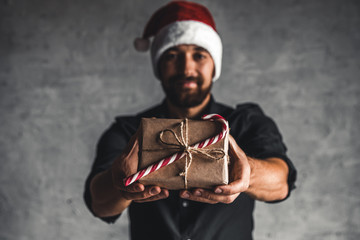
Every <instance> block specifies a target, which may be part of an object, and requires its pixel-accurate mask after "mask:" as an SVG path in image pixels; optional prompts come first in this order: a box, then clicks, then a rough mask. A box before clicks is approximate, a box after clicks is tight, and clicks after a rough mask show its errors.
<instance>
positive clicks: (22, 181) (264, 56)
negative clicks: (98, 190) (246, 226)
mask: <svg viewBox="0 0 360 240" xmlns="http://www.w3.org/2000/svg"><path fill="white" fill-rule="evenodd" d="M0 2H1V3H0V26H1V27H0V41H1V42H0V116H1V117H0V126H1V127H0V153H1V167H0V186H1V188H0V223H1V224H0V239H6V240H27V239H37V240H45V239H46V240H47V239H59V240H60V239H61V240H65V239H77V240H80V239H94V240H95V239H128V230H127V221H128V220H127V217H126V215H123V216H122V217H121V219H120V220H119V221H118V222H117V223H116V224H115V225H110V226H109V225H106V224H105V223H102V222H100V221H99V220H97V219H95V218H93V217H92V216H91V215H90V213H89V212H88V211H87V209H86V208H85V206H84V203H83V200H82V192H83V184H84V181H85V177H86V175H87V173H88V171H89V168H90V165H91V163H92V160H93V157H94V149H95V145H96V142H97V140H98V138H99V136H100V134H101V133H102V132H103V131H104V129H105V128H107V127H108V126H109V124H110V123H111V122H112V120H113V118H114V116H115V115H119V114H130V113H135V112H138V111H140V110H142V109H145V108H147V107H149V106H151V105H153V104H155V103H157V102H159V101H160V100H161V99H162V98H163V93H162V91H161V88H160V85H159V84H158V82H157V81H156V80H155V78H154V77H153V74H152V71H151V68H150V64H149V63H150V62H149V56H148V55H147V54H141V53H137V52H135V50H134V49H133V47H132V40H133V39H134V38H135V37H137V36H139V35H140V34H141V33H142V30H143V27H144V25H145V23H146V21H147V20H148V18H149V16H150V15H151V14H152V13H153V11H154V10H155V9H157V8H158V7H159V6H161V5H163V4H164V3H165V2H166V1H165V0H153V1H145V0H143V1H140V0H132V1H129V0H128V1H125V0H123V1H115V0H104V1H85V0H77V1H69V0H64V1H55V0H33V1H24V0H1V1H0ZM199 2H201V3H205V4H206V5H207V6H208V7H209V9H210V10H211V11H212V12H213V14H214V17H215V20H216V21H217V25H218V29H219V31H220V34H221V36H222V39H223V42H224V46H225V50H224V51H225V54H224V59H223V65H224V67H223V74H222V77H221V79H220V80H219V81H218V82H217V83H216V84H215V87H214V96H215V97H216V99H217V100H219V101H222V102H224V103H227V104H229V105H235V104H236V103H240V102H245V101H254V102H258V103H259V104H260V105H261V106H262V107H263V108H264V110H265V112H266V113H267V114H268V115H270V116H272V117H273V118H274V119H275V121H276V122H277V123H278V125H279V127H280V129H281V131H282V133H283V136H284V139H285V142H286V143H287V146H288V148H289V155H290V157H291V158H292V159H293V161H294V163H295V165H296V167H297V169H298V171H299V175H298V182H297V189H296V190H295V191H294V192H293V194H292V196H291V198H290V199H288V200H287V201H285V202H283V203H281V204H277V205H268V204H263V203H258V204H257V207H256V211H255V218H256V219H255V221H256V226H255V227H256V230H255V233H254V236H255V238H256V239H260V240H265V239H266V240H267V239H296V240H297V239H299V240H300V239H315V240H316V239H327V240H330V239H359V238H360V230H359V227H360V188H359V184H360V178H359V171H360V161H359V157H358V151H359V150H360V141H359V140H360V137H359V135H360V130H359V118H360V111H359V110H360V101H359V99H360V82H359V75H360V27H359V26H360V2H359V1H357V0H316V1H312V0H303V1H299V0H277V1H260V0H242V1H236V0H231V1H230V0H224V1H209V0H208V1H205V0H204V1H199Z"/></svg>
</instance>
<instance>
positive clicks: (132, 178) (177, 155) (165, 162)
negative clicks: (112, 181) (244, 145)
mask: <svg viewBox="0 0 360 240" xmlns="http://www.w3.org/2000/svg"><path fill="white" fill-rule="evenodd" d="M202 119H203V120H210V121H219V122H221V124H222V125H221V126H222V130H221V132H220V133H219V134H217V135H216V136H213V137H211V138H208V139H206V140H204V141H202V142H199V143H196V144H194V145H192V146H191V147H193V148H205V147H207V146H209V145H211V144H215V143H217V142H219V141H220V140H221V139H223V138H224V137H225V136H226V134H227V132H228V131H229V126H228V122H227V121H226V120H225V118H223V117H222V116H220V115H218V114H208V115H204V116H203V117H202ZM185 154H186V153H184V152H178V153H174V154H173V155H171V156H169V157H167V158H164V159H162V160H160V161H158V162H156V163H154V164H152V165H150V166H148V167H147V168H145V169H143V170H140V171H139V172H137V173H135V174H133V175H131V176H129V177H127V178H125V179H124V185H125V186H129V185H130V184H132V183H133V182H135V181H137V180H139V179H140V178H142V177H145V176H146V175H148V174H150V173H152V172H155V171H156V170H158V169H160V168H162V167H165V166H167V165H169V164H171V163H173V162H175V161H177V160H179V159H180V158H182V157H184V156H185Z"/></svg>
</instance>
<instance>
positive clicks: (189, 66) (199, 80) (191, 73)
mask: <svg viewBox="0 0 360 240" xmlns="http://www.w3.org/2000/svg"><path fill="white" fill-rule="evenodd" d="M159 72H160V79H161V84H162V87H163V89H164V91H165V94H166V96H167V98H168V100H169V101H170V102H171V103H172V104H174V105H175V106H177V107H184V108H189V107H195V106H198V105H199V104H201V103H202V102H203V101H204V99H205V98H206V97H207V96H208V95H209V94H210V90H211V86H212V78H213V74H214V61H213V59H212V57H211V55H210V54H209V53H208V52H207V51H206V50H205V49H204V48H201V47H198V46H196V45H179V46H176V47H173V48H170V49H168V50H167V51H166V52H165V53H164V54H163V55H162V56H161V58H160V61H159Z"/></svg>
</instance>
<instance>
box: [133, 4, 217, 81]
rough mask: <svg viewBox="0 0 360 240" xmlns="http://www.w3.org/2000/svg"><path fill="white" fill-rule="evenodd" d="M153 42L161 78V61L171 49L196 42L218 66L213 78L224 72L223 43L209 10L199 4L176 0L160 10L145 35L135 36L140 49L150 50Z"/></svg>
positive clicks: (215, 78)
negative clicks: (222, 66) (222, 68)
mask: <svg viewBox="0 0 360 240" xmlns="http://www.w3.org/2000/svg"><path fill="white" fill-rule="evenodd" d="M151 37H154V39H153V41H152V44H151V60H152V65H153V70H154V73H155V76H156V77H157V78H159V73H158V66H157V65H158V61H159V60H160V57H161V55H162V54H163V53H164V52H165V51H166V50H167V49H169V48H171V47H174V46H177V45H180V44H195V45H197V46H199V47H202V48H204V49H206V50H207V51H208V52H209V53H210V55H211V57H212V59H213V61H214V65H215V74H214V77H213V81H216V80H217V79H218V78H219V76H220V73H221V59H222V43H221V39H220V36H219V34H218V33H217V31H216V26H215V22H214V19H213V17H212V16H211V13H210V12H209V10H208V9H207V8H206V7H204V6H202V5H200V4H197V3H193V2H187V1H172V2H170V3H168V4H167V5H165V6H164V7H162V8H160V9H159V10H158V11H156V12H155V13H154V14H153V16H152V17H151V18H150V20H149V22H148V23H147V25H146V27H145V30H144V33H143V36H142V38H137V39H135V42H134V45H135V48H136V50H138V51H147V50H148V49H149V47H150V38H151Z"/></svg>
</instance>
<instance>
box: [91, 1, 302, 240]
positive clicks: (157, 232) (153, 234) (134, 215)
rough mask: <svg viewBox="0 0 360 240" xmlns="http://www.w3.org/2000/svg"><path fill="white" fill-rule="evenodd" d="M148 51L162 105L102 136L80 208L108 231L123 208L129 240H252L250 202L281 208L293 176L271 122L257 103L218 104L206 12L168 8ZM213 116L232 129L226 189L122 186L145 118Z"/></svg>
mask: <svg viewBox="0 0 360 240" xmlns="http://www.w3.org/2000/svg"><path fill="white" fill-rule="evenodd" d="M152 37H153V41H152V44H151V59H152V66H153V70H154V73H155V76H156V77H157V78H158V79H159V80H160V82H161V85H162V88H163V90H164V92H165V94H166V98H165V100H164V101H163V102H162V103H161V104H159V105H157V106H155V107H153V108H151V109H149V110H146V111H143V112H141V113H139V114H137V115H135V116H120V117H117V118H116V121H115V123H113V124H112V125H111V127H110V128H109V129H108V130H107V131H106V132H105V133H104V134H103V135H102V137H101V139H100V141H99V144H98V149H97V155H96V159H95V162H94V164H93V167H92V170H91V173H90V175H89V177H88V179H87V182H86V188H85V201H86V204H87V206H88V207H89V209H90V211H91V212H92V213H93V214H94V215H95V216H97V217H99V218H101V219H102V220H104V221H106V222H109V223H113V222H114V221H116V219H117V218H118V217H119V216H120V215H121V213H122V212H123V211H124V210H125V209H127V208H128V209H129V216H130V226H131V228H130V229H131V239H206V240H208V239H224V240H229V239H252V231H253V215H252V214H253V209H254V202H255V200H260V201H266V202H279V201H282V200H284V199H286V198H287V197H288V196H289V194H290V191H291V190H292V189H293V188H294V182H295V179H296V170H295V168H294V166H293V164H292V163H291V161H290V159H289V158H288V157H287V155H286V147H285V145H284V143H283V142H282V137H281V134H280V132H279V130H278V128H277V126H276V124H275V123H274V121H273V120H272V119H271V118H269V117H268V116H266V115H265V114H264V113H263V111H262V110H261V108H260V107H259V106H258V105H257V104H253V103H247V104H239V105H237V106H236V108H232V107H229V106H226V105H224V104H220V103H217V102H216V101H215V100H214V98H213V96H212V95H211V87H212V84H213V83H214V82H215V81H216V80H218V78H219V77H220V73H221V59H222V42H221V39H220V37H219V35H218V33H217V31H216V27H215V22H214V20H213V18H212V16H211V14H210V12H209V11H208V10H207V8H206V7H204V6H202V5H200V4H196V3H192V2H188V1H172V2H170V3H169V4H167V5H166V6H164V7H162V8H160V9H159V10H158V11H157V12H155V14H154V15H153V16H152V17H151V19H150V20H149V22H148V24H147V26H146V27H145V31H144V34H143V37H142V38H141V39H137V40H136V42H135V46H136V48H137V49H138V50H146V49H147V48H148V47H149V39H150V38H152ZM209 113H218V114H220V115H222V116H223V117H224V118H225V119H226V120H227V121H228V122H229V125H230V129H231V131H230V138H229V156H230V166H229V172H230V176H229V179H230V182H229V184H227V185H219V186H215V187H214V188H213V189H203V188H195V189H184V190H168V189H165V188H162V187H160V186H144V185H143V184H141V183H139V182H135V183H133V184H131V185H130V186H127V187H125V186H124V184H123V179H124V178H125V177H127V176H130V175H131V174H134V173H135V172H137V170H138V169H137V168H138V152H139V134H138V132H137V129H138V127H139V124H140V119H141V118H142V117H148V118H152V117H156V118H190V119H199V118H200V116H202V115H203V114H209Z"/></svg>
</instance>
